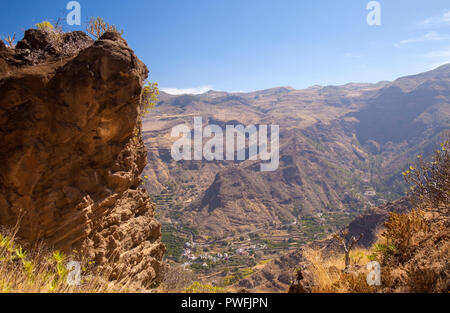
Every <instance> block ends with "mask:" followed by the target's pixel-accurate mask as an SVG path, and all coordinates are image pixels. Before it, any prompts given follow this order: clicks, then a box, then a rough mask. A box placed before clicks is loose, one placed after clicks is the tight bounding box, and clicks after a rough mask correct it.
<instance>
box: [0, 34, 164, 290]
mask: <svg viewBox="0 0 450 313" xmlns="http://www.w3.org/2000/svg"><path fill="white" fill-rule="evenodd" d="M59 36H61V37H60V38H59V39H58V40H57V41H56V42H54V38H53V37H52V35H51V36H49V33H48V32H43V31H40V30H30V31H26V32H25V37H24V39H23V40H22V41H20V42H19V43H18V44H17V47H16V49H4V48H2V47H0V95H1V96H0V138H1V139H0V140H1V144H0V225H3V226H13V225H15V223H16V221H17V219H18V217H19V216H22V217H21V221H20V231H19V235H20V237H21V238H22V239H23V240H25V241H27V242H29V243H30V244H32V243H34V242H36V241H41V240H43V241H44V242H46V243H47V244H49V245H50V246H52V247H54V248H56V249H61V250H63V251H67V252H69V251H70V252H74V251H78V252H79V253H81V254H83V255H84V256H85V257H87V258H88V259H89V260H91V261H95V264H97V266H99V267H100V268H101V269H102V270H105V271H106V272H107V273H109V275H110V278H111V279H112V280H123V279H124V280H126V281H127V282H128V283H129V284H130V285H133V286H136V287H144V288H145V287H149V286H150V285H151V284H153V283H154V282H155V281H158V277H159V271H160V267H161V259H162V256H163V253H164V250H165V248H164V246H163V244H162V243H161V229H160V224H159V223H158V222H157V221H156V220H155V219H154V210H155V207H154V205H153V204H152V203H151V201H150V198H149V196H148V194H147V192H146V191H145V190H144V189H142V188H140V185H141V184H142V180H141V178H140V175H141V172H142V170H143V169H144V167H145V165H146V163H147V158H146V149H145V146H144V144H143V142H142V140H141V136H140V132H139V131H138V127H137V125H138V118H139V113H140V101H141V88H142V85H143V82H144V80H145V79H146V77H147V74H148V70H147V68H146V66H145V65H144V64H143V63H142V62H141V61H140V60H139V59H138V58H137V57H136V56H135V55H134V53H133V51H132V50H131V49H130V48H129V47H128V45H127V43H126V42H125V40H124V39H122V38H121V36H120V35H119V34H117V33H106V34H104V35H103V36H102V37H101V38H100V39H99V40H97V41H95V42H93V41H92V39H90V38H89V37H88V36H87V35H85V34H84V33H82V32H73V33H68V34H60V35H59Z"/></svg>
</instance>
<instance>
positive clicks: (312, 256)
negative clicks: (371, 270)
mask: <svg viewBox="0 0 450 313" xmlns="http://www.w3.org/2000/svg"><path fill="white" fill-rule="evenodd" d="M368 253H369V251H368V250H365V249H360V248H356V249H354V250H353V251H352V252H351V253H350V260H352V264H350V266H351V267H352V268H353V269H355V271H353V272H352V271H348V272H344V270H345V269H346V265H345V255H344V254H341V255H336V256H334V257H332V258H324V257H323V255H322V252H321V251H320V250H314V249H311V248H305V249H304V250H303V256H304V257H305V258H306V260H307V263H309V266H308V267H309V268H310V269H311V271H312V274H313V277H314V286H313V288H312V292H315V293H324V292H327V293H328V292H333V293H351V292H362V293H368V292H375V291H376V287H371V286H369V285H368V284H367V280H366V277H367V276H366V273H365V271H364V270H363V271H360V270H362V269H365V265H366V264H365V263H364V262H366V261H367V259H366V258H363V257H362V256H366V255H367V254H368ZM358 269H359V271H358Z"/></svg>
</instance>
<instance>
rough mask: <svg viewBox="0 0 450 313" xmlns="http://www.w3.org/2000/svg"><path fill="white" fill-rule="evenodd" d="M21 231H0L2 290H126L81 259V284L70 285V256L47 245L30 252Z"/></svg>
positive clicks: (81, 291) (93, 291)
mask: <svg viewBox="0 0 450 313" xmlns="http://www.w3.org/2000/svg"><path fill="white" fill-rule="evenodd" d="M16 234H17V231H8V230H4V229H2V230H0V293H108V292H126V291H127V290H126V289H125V288H123V287H121V286H120V285H118V284H113V283H111V282H109V281H108V279H107V278H106V277H108V275H102V273H99V272H98V271H97V270H96V269H95V266H94V264H93V263H92V262H88V261H87V262H81V269H80V270H81V280H80V284H78V285H73V284H70V283H69V281H70V279H69V277H73V276H72V275H73V273H71V270H69V269H68V267H67V264H68V262H70V259H71V258H70V257H69V256H66V255H64V254H63V253H62V252H59V251H50V250H49V249H48V248H46V247H45V246H44V245H43V244H40V245H36V246H35V247H34V248H32V249H30V250H28V251H26V250H24V248H23V247H22V246H21V245H20V244H19V243H18V241H20V239H19V238H17V236H16Z"/></svg>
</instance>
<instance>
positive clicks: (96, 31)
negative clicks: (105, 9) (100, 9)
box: [86, 17, 123, 39]
mask: <svg viewBox="0 0 450 313" xmlns="http://www.w3.org/2000/svg"><path fill="white" fill-rule="evenodd" d="M86 31H87V32H88V34H90V35H92V36H93V37H94V38H95V39H99V38H100V37H101V36H102V35H103V34H104V33H106V32H115V33H119V34H123V31H119V30H118V29H117V27H116V26H115V25H111V24H109V23H108V22H106V21H105V20H104V19H103V18H101V17H91V18H90V19H89V21H88V23H87V27H86Z"/></svg>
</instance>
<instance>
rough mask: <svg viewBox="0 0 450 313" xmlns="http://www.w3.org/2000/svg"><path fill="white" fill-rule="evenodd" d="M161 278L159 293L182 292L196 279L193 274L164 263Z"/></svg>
mask: <svg viewBox="0 0 450 313" xmlns="http://www.w3.org/2000/svg"><path fill="white" fill-rule="evenodd" d="M161 276H162V282H161V285H160V286H159V291H161V292H182V291H184V290H185V289H186V288H188V287H189V286H190V285H192V283H193V282H194V281H195V279H196V275H195V274H194V272H192V271H191V270H189V269H186V268H184V266H182V265H178V264H173V263H164V265H163V268H162V273H161Z"/></svg>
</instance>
